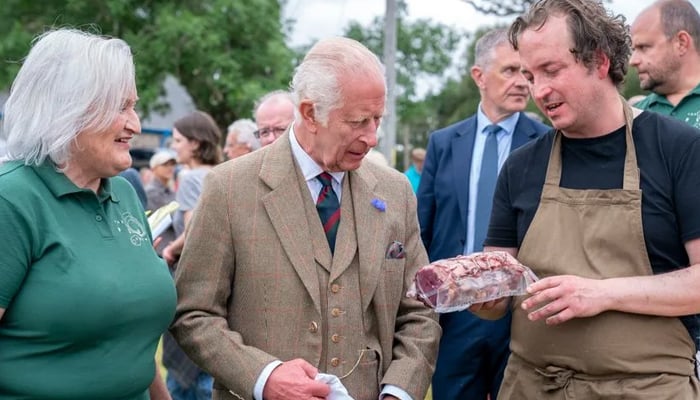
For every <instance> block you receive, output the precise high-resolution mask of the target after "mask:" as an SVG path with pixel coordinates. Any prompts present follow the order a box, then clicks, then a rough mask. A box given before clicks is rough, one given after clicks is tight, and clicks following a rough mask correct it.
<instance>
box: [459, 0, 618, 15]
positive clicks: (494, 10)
mask: <svg viewBox="0 0 700 400" xmlns="http://www.w3.org/2000/svg"><path fill="white" fill-rule="evenodd" d="M462 1H464V2H465V3H467V4H469V5H470V6H472V7H473V8H474V10H476V11H477V12H479V13H481V14H487V15H497V16H501V17H508V16H516V15H520V14H522V13H524V12H525V11H527V10H528V8H530V6H531V5H532V4H534V3H536V2H537V0H462ZM604 1H605V2H606V3H610V2H611V0H604Z"/></svg>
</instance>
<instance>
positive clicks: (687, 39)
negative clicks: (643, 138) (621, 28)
mask: <svg viewBox="0 0 700 400" xmlns="http://www.w3.org/2000/svg"><path fill="white" fill-rule="evenodd" d="M631 34H632V48H633V53H632V58H631V59H630V65H631V66H632V67H634V68H636V69H637V72H638V74H639V81H640V86H641V88H642V89H645V90H651V91H654V92H655V93H657V94H661V95H666V96H677V95H681V94H682V92H687V91H688V90H689V88H692V87H694V86H695V85H697V84H698V83H699V81H700V76H698V75H700V69H698V63H699V62H700V53H698V48H699V47H698V44H699V43H700V15H699V14H698V11H697V10H696V9H695V7H694V6H693V5H692V4H691V3H690V2H688V1H686V0H660V1H657V2H655V3H654V4H652V5H651V6H649V7H648V8H646V9H645V10H644V11H642V12H641V13H640V14H639V16H638V17H637V18H636V19H635V21H634V23H633V24H632V28H631ZM669 100H671V99H670V98H669Z"/></svg>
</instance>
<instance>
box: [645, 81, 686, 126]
mask: <svg viewBox="0 0 700 400" xmlns="http://www.w3.org/2000/svg"><path fill="white" fill-rule="evenodd" d="M635 107H637V108H641V109H642V110H650V111H655V112H657V113H659V114H664V115H670V116H672V117H674V118H676V119H678V120H681V121H683V122H685V123H687V124H688V125H690V126H693V127H695V128H698V129H700V84H699V85H698V86H695V88H693V90H691V91H690V93H688V94H687V95H685V97H683V99H681V101H680V102H678V105H676V106H675V107H674V106H673V104H671V103H670V102H669V101H668V100H667V99H666V96H659V95H658V94H656V93H652V94H650V95H648V96H647V97H645V98H644V99H643V100H641V101H640V102H639V103H637V104H635Z"/></svg>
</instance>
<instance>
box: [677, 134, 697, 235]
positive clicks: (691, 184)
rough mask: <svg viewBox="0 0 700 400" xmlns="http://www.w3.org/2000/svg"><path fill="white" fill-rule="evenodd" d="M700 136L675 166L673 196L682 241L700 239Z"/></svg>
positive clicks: (686, 147)
mask: <svg viewBox="0 0 700 400" xmlns="http://www.w3.org/2000/svg"><path fill="white" fill-rule="evenodd" d="M699 171H700V135H698V136H697V137H695V138H694V140H692V141H691V142H690V144H689V145H687V146H682V155H681V156H680V157H679V162H678V163H677V164H676V165H675V166H674V171H673V176H674V185H673V186H674V189H673V192H674V193H673V195H674V198H675V203H676V212H677V214H678V223H679V225H680V233H681V239H682V240H683V242H684V243H685V242H688V241H690V240H693V239H697V238H700V207H698V205H699V204H700V172H699Z"/></svg>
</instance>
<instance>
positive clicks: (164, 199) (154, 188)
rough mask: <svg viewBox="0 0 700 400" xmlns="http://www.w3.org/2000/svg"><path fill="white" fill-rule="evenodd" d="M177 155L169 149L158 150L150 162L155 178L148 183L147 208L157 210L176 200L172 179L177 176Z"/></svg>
mask: <svg viewBox="0 0 700 400" xmlns="http://www.w3.org/2000/svg"><path fill="white" fill-rule="evenodd" d="M176 164H177V162H176V161H175V155H174V154H173V153H172V152H170V151H168V150H160V151H158V152H156V153H155V154H154V155H153V156H152V157H151V160H150V162H149V167H150V168H151V172H152V173H153V179H151V181H150V182H149V183H148V184H147V185H146V197H147V198H148V205H147V206H146V210H151V211H153V210H157V209H159V208H160V207H163V206H164V205H166V204H168V203H170V202H171V201H173V200H175V192H174V191H173V189H172V179H173V177H174V176H175V165H176Z"/></svg>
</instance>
